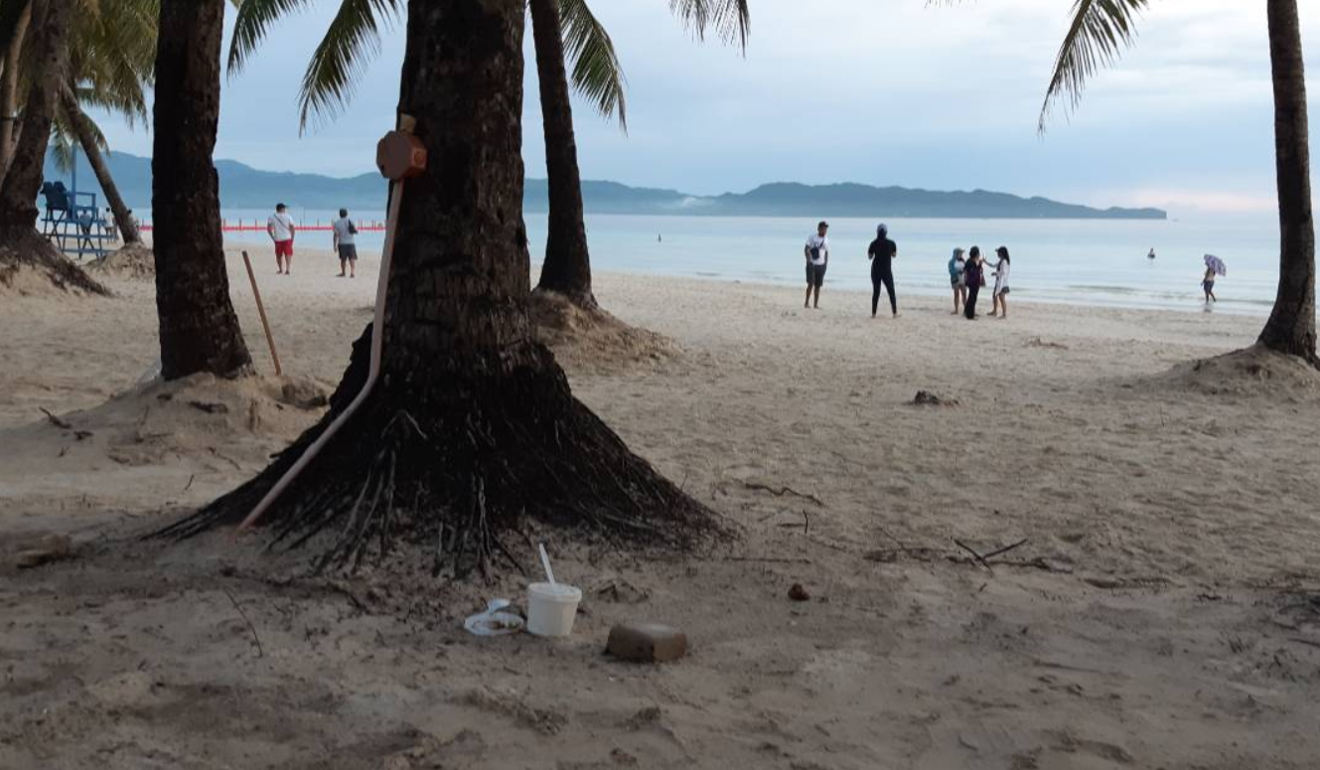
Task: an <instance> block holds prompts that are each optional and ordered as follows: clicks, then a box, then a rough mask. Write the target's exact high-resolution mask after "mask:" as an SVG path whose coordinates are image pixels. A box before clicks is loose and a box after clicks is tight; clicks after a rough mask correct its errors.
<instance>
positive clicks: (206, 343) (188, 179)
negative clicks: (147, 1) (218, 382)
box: [151, 0, 252, 380]
mask: <svg viewBox="0 0 1320 770" xmlns="http://www.w3.org/2000/svg"><path fill="white" fill-rule="evenodd" d="M224 16H225V0H162V2H161V4H160V34H159V38H158V40H157V43H156V86H155V91H156V98H155V105H154V107H153V123H154V127H155V136H154V138H153V144H152V158H151V175H152V184H151V208H152V213H153V215H154V217H153V218H154V220H155V223H154V224H155V228H154V230H153V231H152V247H153V249H154V250H155V262H156V312H157V315H158V316H159V319H160V360H161V374H162V376H163V377H164V378H165V379H167V380H172V379H177V378H179V377H185V376H187V375H189V374H194V373H196V372H210V373H212V374H216V375H220V376H224V377H230V376H235V375H238V374H243V373H246V372H248V371H250V369H251V366H252V357H251V356H250V355H249V354H248V350H247V345H246V344H245V343H244V341H243V332H242V330H241V329H239V325H238V316H237V315H235V314H234V306H233V304H232V303H231V302H230V301H229V275H228V273H227V272H226V270H225V251H224V240H223V237H222V235H221V232H220V193H219V178H218V176H217V175H216V171H215V165H214V164H213V163H212V160H211V153H212V151H213V150H214V149H215V136H216V129H217V126H218V124H219V120H220V38H221V36H222V35H223V32H224V26H223V25H224Z"/></svg>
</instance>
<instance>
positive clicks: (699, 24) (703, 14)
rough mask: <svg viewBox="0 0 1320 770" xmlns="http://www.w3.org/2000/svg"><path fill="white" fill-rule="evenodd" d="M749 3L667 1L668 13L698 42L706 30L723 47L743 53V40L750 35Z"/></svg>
mask: <svg viewBox="0 0 1320 770" xmlns="http://www.w3.org/2000/svg"><path fill="white" fill-rule="evenodd" d="M748 3H749V0H669V10H670V11H672V12H673V14H674V15H675V16H677V17H678V18H679V20H680V21H682V22H683V25H684V26H686V27H687V28H688V29H689V30H691V31H692V33H693V34H694V35H696V36H697V39H698V40H704V39H705V37H706V31H707V30H714V31H715V34H716V35H718V36H719V38H720V40H722V41H724V42H725V43H736V44H737V45H738V48H739V49H740V50H744V51H745V50H747V36H748V35H750V34H751V32H752V10H751V8H750V7H749V5H748Z"/></svg>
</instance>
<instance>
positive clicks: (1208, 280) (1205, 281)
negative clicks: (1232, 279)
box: [1201, 254, 1228, 306]
mask: <svg viewBox="0 0 1320 770" xmlns="http://www.w3.org/2000/svg"><path fill="white" fill-rule="evenodd" d="M1217 275H1222V276H1224V277H1225V278H1227V277H1228V266H1227V265H1225V264H1224V260H1222V259H1220V258H1219V257H1216V256H1215V255H1214V254H1206V255H1205V277H1204V278H1202V279H1201V289H1202V290H1203V291H1204V292H1205V304H1206V305H1207V306H1209V304H1210V303H1211V302H1218V301H1219V299H1218V298H1216V297H1215V276H1217Z"/></svg>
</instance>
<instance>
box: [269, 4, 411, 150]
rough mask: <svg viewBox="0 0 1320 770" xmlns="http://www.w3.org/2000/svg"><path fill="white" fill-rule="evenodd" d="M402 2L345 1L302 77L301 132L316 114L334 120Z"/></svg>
mask: <svg viewBox="0 0 1320 770" xmlns="http://www.w3.org/2000/svg"><path fill="white" fill-rule="evenodd" d="M250 1H251V0H245V2H250ZM275 1H277V2H278V1H281V0H275ZM285 1H287V0H285ZM401 2H403V0H343V3H342V4H341V5H340V6H339V12H338V13H336V14H335V18H334V21H332V22H330V28H329V29H327V30H326V33H325V37H324V38H322V39H321V42H320V43H319V44H318V45H317V46H316V50H315V51H314V52H313V53H312V60H311V62H310V63H308V65H307V72H306V73H304V74H303V82H302V88H301V90H300V92H299V94H298V107H299V129H298V130H299V131H305V130H306V128H307V122H308V119H309V117H311V116H313V115H315V116H316V117H317V118H319V119H321V120H330V119H333V118H334V117H335V116H337V115H338V114H339V112H340V111H341V110H343V108H344V106H345V105H347V104H348V102H349V100H350V99H352V96H353V91H354V89H355V88H356V87H357V83H358V81H359V80H361V78H362V75H363V73H364V72H365V71H366V67H367V65H368V64H369V63H370V62H371V60H372V59H373V58H374V57H375V56H376V54H378V53H379V52H380V28H381V24H382V23H385V24H389V23H393V22H394V21H395V20H397V19H398V18H399V14H400V13H401V8H400V3H401Z"/></svg>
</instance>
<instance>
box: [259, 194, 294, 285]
mask: <svg viewBox="0 0 1320 770" xmlns="http://www.w3.org/2000/svg"><path fill="white" fill-rule="evenodd" d="M296 230H297V228H295V227H294V226H293V218H292V217H290V216H289V214H288V207H287V206H285V205H284V204H283V203H277V204H276V205H275V213H274V214H271V215H270V219H268V220H266V233H267V234H268V235H270V239H271V240H272V241H274V242H275V268H276V269H275V274H276V275H279V274H280V273H283V274H284V275H288V274H289V271H290V270H292V269H293V235H294V233H295V232H296Z"/></svg>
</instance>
